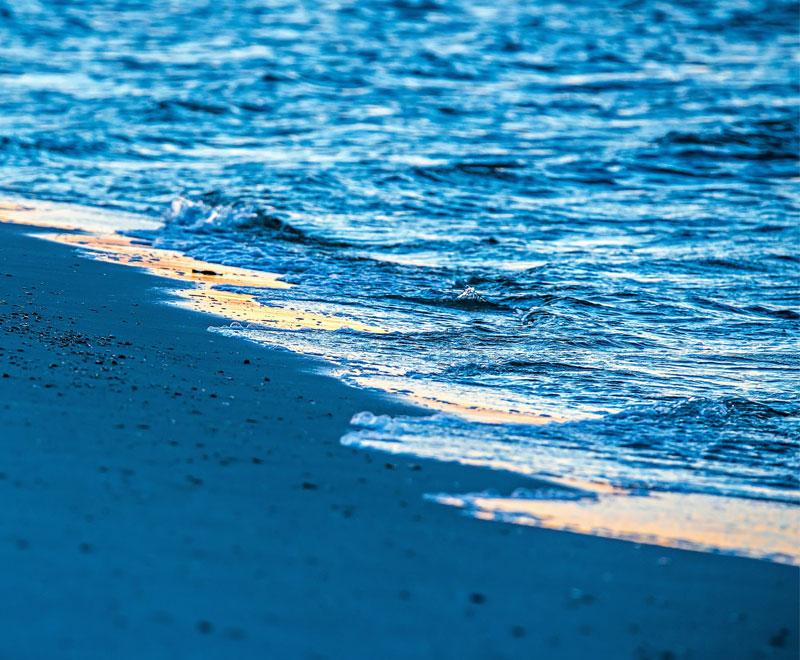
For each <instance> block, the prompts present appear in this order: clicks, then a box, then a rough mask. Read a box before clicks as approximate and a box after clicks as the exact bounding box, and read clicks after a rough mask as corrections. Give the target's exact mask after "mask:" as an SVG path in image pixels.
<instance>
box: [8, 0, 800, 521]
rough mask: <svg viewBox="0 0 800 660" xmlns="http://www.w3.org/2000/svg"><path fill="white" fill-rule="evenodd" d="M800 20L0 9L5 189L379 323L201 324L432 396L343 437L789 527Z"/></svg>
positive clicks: (290, 302) (481, 11)
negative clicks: (682, 498)
mask: <svg viewBox="0 0 800 660" xmlns="http://www.w3.org/2000/svg"><path fill="white" fill-rule="evenodd" d="M797 24H798V7H797V4H796V3H795V2H780V1H767V2H759V1H757V0H731V1H718V2H710V3H695V2H661V1H658V0H636V1H622V0H612V1H611V2H606V3H596V2H537V3H531V2H523V1H521V0H500V1H496V2H491V3H489V2H480V1H479V0H452V1H449V0H363V1H359V2H345V1H339V2H337V1H322V0H321V1H314V2H280V1H270V0H267V1H258V2H256V1H254V0H237V1H233V0H231V1H227V0H214V1H210V0H209V1H199V0H184V1H181V2H163V3H153V2H138V1H133V0H130V1H126V2H122V1H120V2H112V1H110V0H107V1H93V2H85V1H80V0H70V1H68V2H67V1H55V0H52V1H48V2H45V1H37V0H14V1H13V2H10V1H8V0H5V1H4V0H0V193H2V194H4V195H7V196H21V197H25V198H28V199H42V200H54V201H59V202H69V203H77V204H85V205H92V206H96V207H102V208H104V209H107V210H109V211H125V212H134V213H137V214H140V215H144V216H150V217H151V218H153V219H155V220H158V221H159V224H158V225H157V228H155V229H148V230H138V231H134V232H129V233H133V234H135V235H136V236H138V237H139V238H141V239H145V240H148V241H150V242H152V244H153V245H154V246H155V247H161V248H169V249H174V250H180V251H182V252H185V253H186V254H188V255H190V256H192V257H194V258H197V259H202V260H205V261H209V262H213V263H220V264H226V265H230V266H240V267H245V268H251V269H258V270H265V271H269V272H275V273H280V274H281V275H282V278H283V280H284V281H286V282H289V283H291V284H294V285H295V286H293V287H292V288H287V289H270V290H264V291H251V292H250V293H253V294H254V295H255V296H256V297H257V298H258V299H259V300H262V301H263V302H264V303H265V304H267V303H268V304H270V305H273V306H283V307H286V308H289V309H297V310H302V311H307V312H314V313H319V314H324V315H337V316H342V317H346V318H349V319H354V320H357V321H358V322H360V323H362V324H368V325H369V326H371V327H377V328H380V329H381V330H382V332H380V333H378V332H366V331H359V330H353V329H349V330H348V329H344V330H339V331H335V332H332V331H329V330H314V329H304V330H302V331H285V330H279V329H275V328H272V327H270V326H269V325H268V324H259V323H258V322H254V323H249V324H241V323H238V322H234V323H233V324H228V323H225V322H222V321H221V322H220V325H219V326H218V327H216V328H214V329H215V330H216V331H220V332H226V333H232V334H239V335H242V336H243V337H244V338H246V339H250V340H253V341H258V342H262V343H265V344H269V345H277V346H283V347H286V348H289V349H291V350H296V351H299V352H303V353H308V354H313V355H319V356H321V357H323V358H325V359H326V360H328V362H329V364H330V365H331V369H332V370H333V371H334V372H335V373H337V374H338V375H340V376H341V377H342V378H344V379H346V380H348V381H350V382H353V383H356V384H358V385H361V386H365V387H376V388H380V389H383V390H388V391H391V392H396V393H398V394H399V395H402V396H406V397H409V398H411V399H412V400H414V401H416V402H421V403H424V404H425V405H427V406H428V407H430V408H431V409H432V410H433V411H435V412H434V414H431V415H429V416H422V417H408V418H392V419H388V418H378V417H375V416H374V415H370V414H368V412H366V411H365V413H364V414H360V415H357V416H356V417H355V418H354V420H353V428H352V430H351V432H350V433H349V434H348V435H347V436H346V437H345V438H344V439H343V441H344V442H345V443H347V444H352V445H357V446H365V447H373V448H380V449H386V450H389V451H400V452H408V453H412V454H419V455H425V456H433V457H438V458H442V459H445V460H461V461H468V462H473V463H478V464H484V465H487V466H495V467H505V468H508V469H512V470H517V471H519V472H523V473H525V474H531V475H538V476H546V477H549V478H552V479H554V480H559V479H561V480H565V481H567V482H572V481H574V482H580V483H584V484H587V483H588V484H597V485H603V486H609V487H612V488H616V489H624V490H627V491H628V492H637V493H642V492H645V493H648V492H652V493H670V494H673V493H685V494H713V495H718V496H724V497H726V498H740V499H742V500H743V501H744V500H747V501H754V500H758V501H762V502H764V501H765V502H772V503H774V504H775V505H776V506H785V507H790V509H788V510H789V511H790V513H789V514H787V515H791V516H796V509H795V508H794V507H796V505H797V504H798V503H800V490H799V489H798V486H799V485H800V484H799V483H798V482H799V476H798V475H799V474H800V394H799V393H800V386H799V383H800V221H799V220H800V217H799V216H798V202H799V201H800V189H799V188H798V181H800V176H799V175H800V170H798V155H800V138H799V137H798V135H799V134H798V128H800V120H799V115H798V100H799V99H800V93H799V90H798V83H800V74H799V73H798V71H799V70H798V45H799V44H798V42H799V41H800V38H799V37H798V31H797ZM111 217H113V216H111ZM232 290H234V291H246V290H242V289H236V288H235V287H233V288H232ZM544 422H547V423H544ZM795 520H796V517H795Z"/></svg>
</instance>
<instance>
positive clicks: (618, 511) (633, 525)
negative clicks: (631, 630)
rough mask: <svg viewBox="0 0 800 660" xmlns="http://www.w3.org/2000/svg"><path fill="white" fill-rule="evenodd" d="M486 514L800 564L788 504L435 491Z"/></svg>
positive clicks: (797, 528)
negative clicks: (518, 495)
mask: <svg viewBox="0 0 800 660" xmlns="http://www.w3.org/2000/svg"><path fill="white" fill-rule="evenodd" d="M432 499H434V500H435V501H437V502H439V503H441V504H447V505H450V506H456V507H459V508H463V509H465V510H467V511H468V512H469V513H470V514H471V515H474V516H475V517H476V518H479V519H482V520H503V521H505V522H513V523H516V524H521V525H531V526H534V527H544V528H547V529H555V530H562V531H569V532H576V533H579V534H591V535H593V536H602V537H606V538H615V539H623V540H627V541H634V542H638V543H647V544H651V545H660V546H665V547H672V548H684V549H691V550H704V551H712V552H724V553H731V554H737V555H743V556H749V557H755V558H762V559H770V560H772V561H779V562H782V563H788V564H800V524H799V522H800V521H798V516H797V509H796V507H793V506H791V505H783V504H777V503H775V502H767V501H762V500H748V499H741V498H729V497H720V496H716V495H703V494H695V493H650V494H649V495H646V496H639V495H636V494H629V493H626V492H625V491H622V492H617V493H606V494H600V495H599V496H597V497H595V498H585V499H575V500H568V499H535V498H525V497H489V496H483V495H464V496H458V495H436V496H433V497H432Z"/></svg>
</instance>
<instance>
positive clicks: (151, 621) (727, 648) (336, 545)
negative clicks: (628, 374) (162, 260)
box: [0, 225, 800, 658]
mask: <svg viewBox="0 0 800 660" xmlns="http://www.w3.org/2000/svg"><path fill="white" fill-rule="evenodd" d="M35 231H39V230H35V229H33V228H32V227H29V226H25V227H22V226H15V225H0V303H2V304H0V336H2V338H3V340H2V344H0V347H2V348H3V349H4V350H2V351H0V372H2V374H3V375H5V374H8V377H3V378H0V401H2V402H3V403H2V404H0V413H1V414H2V417H0V421H1V422H2V425H3V427H4V428H5V432H4V435H5V436H6V437H5V440H6V441H5V442H4V443H3V444H2V449H1V451H2V455H0V471H2V473H3V475H4V478H3V479H2V480H0V488H4V489H5V491H6V492H5V497H6V501H7V503H8V504H7V506H8V510H9V514H8V515H7V517H6V518H5V520H4V521H3V530H2V534H0V539H2V540H3V541H4V542H0V548H1V549H2V550H0V551H1V552H2V556H3V559H4V560H5V565H6V566H10V567H14V571H11V572H10V573H12V574H10V575H6V576H5V578H4V582H5V583H6V584H5V586H6V589H7V590H8V591H9V592H10V593H14V594H16V599H17V600H16V603H15V605H16V606H15V608H14V611H13V612H11V613H10V615H9V616H7V617H6V621H7V623H6V627H7V628H6V634H5V635H4V636H3V637H2V638H0V639H2V641H0V651H2V655H7V654H13V655H14V657H26V658H27V657H30V658H37V657H48V656H50V657H52V656H53V655H54V654H58V655H59V656H60V657H81V658H85V657H108V656H113V657H141V656H143V655H146V656H148V657H187V656H189V657H194V656H201V657H226V656H229V655H230V654H235V655H236V656H237V657H334V658H335V657H347V658H360V657H364V658H370V657H386V658H389V657H398V658H400V657H441V658H449V657H453V658H471V657H474V658H485V657H535V656H536V655H537V654H538V655H539V657H565V658H570V657H581V656H584V655H586V654H588V653H593V654H595V655H601V656H602V655H604V654H605V655H606V656H608V657H659V656H660V655H661V656H662V657H663V654H665V653H667V652H669V653H672V654H673V657H724V656H727V657H751V656H755V657H758V654H760V653H762V654H768V655H769V657H794V656H795V655H796V654H797V649H798V640H797V637H798V632H797V631H798V626H797V620H798V603H797V593H798V577H799V576H800V571H799V570H798V569H797V567H793V566H786V565H779V564H773V563H768V562H763V561H756V560H751V559H744V558H737V557H731V556H724V555H711V554H703V553H697V552H692V551H685V550H677V549H669V548H664V547H658V546H647V545H636V544H632V543H629V542H625V541H616V540H610V539H603V538H599V537H592V536H583V535H578V534H572V533H569V532H561V531H552V530H546V529H540V528H526V527H519V526H512V525H508V524H504V523H498V522H487V521H481V520H477V519H474V518H471V517H468V516H464V515H459V513H458V512H457V511H455V510H453V509H451V508H449V507H444V506H441V505H439V504H437V503H435V502H430V501H428V500H426V499H425V497H424V495H425V494H427V493H433V492H466V491H482V490H486V489H494V490H497V491H499V492H504V493H509V492H511V491H513V490H514V489H515V488H517V487H525V486H528V487H530V485H531V483H533V482H534V480H531V479H529V478H526V477H522V476H519V475H514V474H510V473H503V472H499V471H490V470H486V469H485V468H470V467H467V466H462V465H457V464H452V463H441V462H436V461H429V460H425V459H416V458H411V457H405V456H393V455H388V454H378V453H371V452H367V451H364V450H360V449H359V450H356V449H351V448H348V447H343V446H342V445H341V444H340V443H339V438H340V437H341V436H342V435H343V433H344V432H345V431H346V430H347V428H348V424H349V420H350V418H351V417H352V415H353V414H354V413H357V412H360V411H363V410H370V411H371V412H373V413H375V414H414V413H415V412H416V409H414V408H413V407H411V406H407V405H403V404H400V403H397V402H394V401H392V400H391V399H389V398H387V397H383V396H380V395H379V394H378V393H375V392H372V391H366V390H358V389H355V388H352V387H348V386H347V385H345V384H343V383H341V382H339V381H337V380H335V379H334V378H332V377H328V376H324V375H320V374H319V373H317V371H318V368H317V364H318V363H316V362H315V361H313V360H311V359H309V358H305V357H301V356H297V355H295V354H291V353H288V352H285V351H278V350H274V349H268V348H265V347H261V346H257V345H255V344H252V343H249V342H243V341H241V340H239V339H236V338H230V337H225V336H223V335H221V334H219V333H209V332H207V330H206V328H207V327H208V325H209V323H210V321H209V319H212V318H214V317H210V316H208V315H204V314H202V313H198V312H196V311H188V310H185V309H179V308H177V307H174V306H167V305H164V304H162V302H163V301H164V300H165V299H166V298H167V295H166V294H165V291H167V292H171V291H175V290H176V289H178V288H180V285H179V284H176V283H175V282H172V281H169V280H165V279H162V278H154V276H152V275H149V274H146V273H144V272H142V271H139V270H138V269H131V268H122V267H120V266H118V265H114V264H109V263H101V262H98V261H93V260H90V259H84V258H82V257H79V256H77V255H75V253H74V251H73V249H72V248H69V247H64V246H61V245H56V244H53V243H49V242H45V241H40V240H36V239H33V238H30V237H27V236H25V234H26V233H33V232H35ZM42 231H44V230H42ZM215 320H216V319H215ZM122 356H124V357H122ZM52 365H55V366H52ZM266 379H268V380H266ZM554 614H557V616H554ZM637 654H638V656H637Z"/></svg>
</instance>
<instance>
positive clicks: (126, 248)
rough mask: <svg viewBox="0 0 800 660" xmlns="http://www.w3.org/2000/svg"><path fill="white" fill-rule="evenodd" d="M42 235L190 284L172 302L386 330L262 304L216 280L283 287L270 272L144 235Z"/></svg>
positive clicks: (274, 323) (238, 315) (296, 324)
mask: <svg viewBox="0 0 800 660" xmlns="http://www.w3.org/2000/svg"><path fill="white" fill-rule="evenodd" d="M40 237H41V238H44V239H46V240H50V241H54V242H56V243H62V244H64V245H72V246H75V247H78V248H81V249H84V250H89V251H91V254H92V256H93V257H94V258H96V259H98V260H100V261H106V262H109V263H117V264H123V265H127V266H136V267H138V268H144V269H146V270H148V271H149V272H151V273H153V274H154V275H157V276H159V277H165V278H169V279H173V280H178V281H182V282H190V283H192V284H194V285H195V286H194V287H193V288H190V289H180V290H177V291H175V292H174V293H175V295H176V296H178V297H179V298H180V300H178V301H177V302H176V303H175V304H177V305H179V306H181V307H186V308H189V309H193V310H195V311H198V312H205V313H209V314H215V315H217V316H222V317H225V318H227V319H231V320H234V321H239V322H243V323H257V324H264V325H265V326H268V327H272V328H278V329H281V330H301V329H308V328H311V329H316V330H339V329H342V328H349V329H351V330H358V331H361V332H376V333H382V332H385V331H384V330H383V329H382V328H378V327H376V326H370V325H366V324H364V323H360V322H358V321H355V320H352V319H348V318H345V317H340V316H328V315H325V314H318V313H315V312H308V311H304V310H299V309H292V308H289V307H277V306H270V305H263V304H261V303H259V302H258V301H257V300H256V299H255V297H254V296H252V295H250V294H247V293H236V292H231V291H222V290H219V289H218V288H216V287H218V286H241V287H249V288H256V289H288V288H291V286H292V285H291V284H288V283H287V282H283V281H281V279H280V276H279V275H277V274H275V273H267V272H263V271H258V270H250V269H246V268H235V267H231V266H221V265H219V264H212V263H208V262H205V261H199V260H197V259H193V258H191V257H187V256H186V255H183V254H181V253H180V252H177V251H175V250H164V249H161V248H155V247H153V246H152V245H150V244H148V243H147V242H144V241H139V240H137V239H132V238H128V237H125V236H121V235H118V234H41V235H40Z"/></svg>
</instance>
